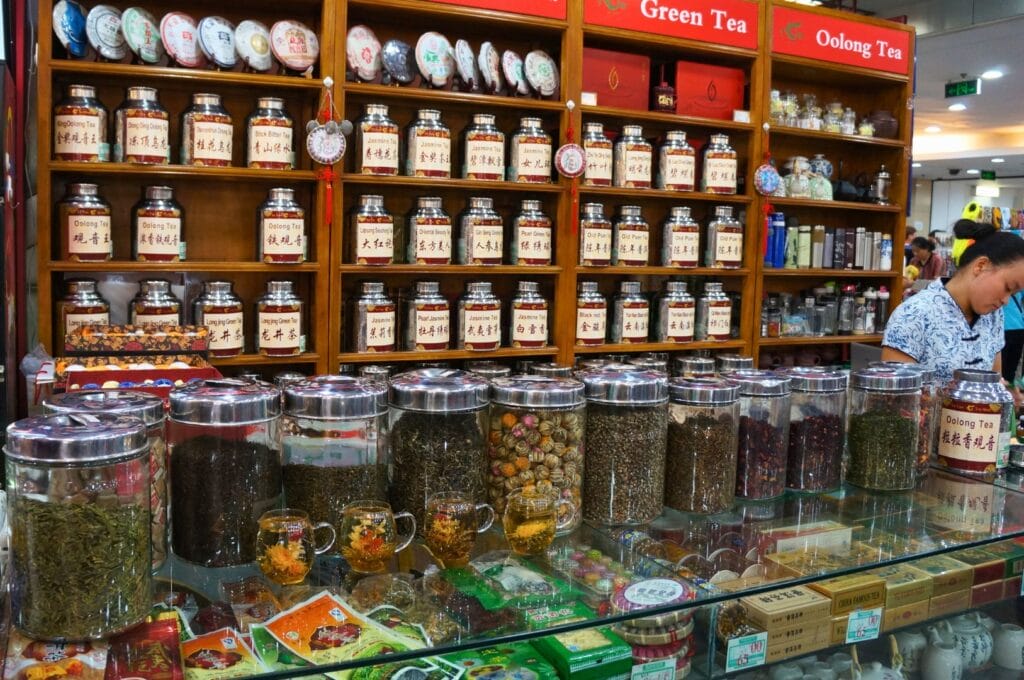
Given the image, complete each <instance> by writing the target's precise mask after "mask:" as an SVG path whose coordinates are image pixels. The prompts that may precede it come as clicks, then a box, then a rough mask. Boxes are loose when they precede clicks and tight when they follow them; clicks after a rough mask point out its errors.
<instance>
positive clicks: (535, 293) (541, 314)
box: [508, 281, 550, 347]
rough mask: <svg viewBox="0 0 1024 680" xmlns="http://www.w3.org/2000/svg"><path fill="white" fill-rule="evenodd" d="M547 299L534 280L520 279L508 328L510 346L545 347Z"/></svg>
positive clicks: (547, 312)
mask: <svg viewBox="0 0 1024 680" xmlns="http://www.w3.org/2000/svg"><path fill="white" fill-rule="evenodd" d="M549 313H550V310H549V307H548V301H547V300H546V299H545V298H544V296H543V295H541V294H540V284H539V283H537V282H536V281H520V282H519V288H518V290H517V291H516V294H515V297H513V298H512V312H511V315H510V317H511V318H510V319H509V321H510V323H509V330H508V340H509V346H510V347H547V345H548V315H549Z"/></svg>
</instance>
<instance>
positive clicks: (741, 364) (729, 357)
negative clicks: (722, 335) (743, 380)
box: [715, 354, 755, 376]
mask: <svg viewBox="0 0 1024 680" xmlns="http://www.w3.org/2000/svg"><path fill="white" fill-rule="evenodd" d="M715 363H716V364H717V365H718V374H719V375H722V376H724V375H726V374H727V373H732V372H733V371H747V370H751V371H752V370H754V368H755V366H754V357H745V356H743V355H742V354H719V355H718V356H716V357H715Z"/></svg>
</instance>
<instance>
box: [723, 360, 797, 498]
mask: <svg viewBox="0 0 1024 680" xmlns="http://www.w3.org/2000/svg"><path fill="white" fill-rule="evenodd" d="M728 380H730V381H731V382H733V383H735V384H736V385H737V386H738V387H739V392H740V427H739V449H738V453H737V457H736V467H737V472H736V496H737V497H739V498H745V499H747V500H751V501H763V500H768V499H771V498H778V497H779V496H781V495H782V494H783V493H785V491H786V461H787V457H788V455H789V413H790V404H791V399H790V380H789V378H788V377H786V376H783V375H780V374H776V373H772V372H771V371H758V370H752V369H745V370H740V371H734V372H732V373H730V374H729V376H728Z"/></svg>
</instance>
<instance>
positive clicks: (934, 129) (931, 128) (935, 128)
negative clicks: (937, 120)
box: [924, 125, 942, 135]
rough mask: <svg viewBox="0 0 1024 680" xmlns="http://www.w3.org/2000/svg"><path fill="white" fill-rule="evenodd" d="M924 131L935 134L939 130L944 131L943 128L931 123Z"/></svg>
mask: <svg viewBox="0 0 1024 680" xmlns="http://www.w3.org/2000/svg"><path fill="white" fill-rule="evenodd" d="M924 131H925V132H927V133H928V134H932V135H934V134H936V133H938V132H942V128H940V127H939V126H938V125H929V126H928V127H926V128H925V129H924Z"/></svg>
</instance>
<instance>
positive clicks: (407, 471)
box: [389, 368, 491, 528]
mask: <svg viewBox="0 0 1024 680" xmlns="http://www.w3.org/2000/svg"><path fill="white" fill-rule="evenodd" d="M490 386H491V384H490V382H488V381H487V380H485V379H483V378H481V377H480V376H476V375H473V374H472V373H466V372H465V371H457V370H450V369H438V368H425V369H420V370H417V371H409V372H408V373H402V374H401V375H397V376H395V377H394V378H393V379H392V381H391V389H390V397H389V403H390V417H389V422H390V428H391V442H392V443H391V472H390V480H391V490H390V493H391V506H392V507H393V508H394V510H395V512H410V513H412V515H413V516H414V517H415V518H416V526H417V527H420V528H422V527H423V513H424V509H425V507H426V503H427V499H428V498H430V497H431V496H432V495H434V494H435V493H437V492H439V491H457V492H460V493H464V494H466V495H467V496H469V497H470V498H472V499H473V500H474V502H476V503H483V502H484V501H485V500H486V499H487V487H486V486H485V470H486V462H487V448H486V442H487V438H486V432H487V404H488V392H489V391H490Z"/></svg>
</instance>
